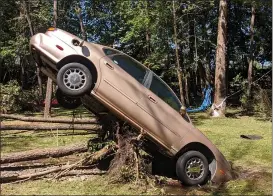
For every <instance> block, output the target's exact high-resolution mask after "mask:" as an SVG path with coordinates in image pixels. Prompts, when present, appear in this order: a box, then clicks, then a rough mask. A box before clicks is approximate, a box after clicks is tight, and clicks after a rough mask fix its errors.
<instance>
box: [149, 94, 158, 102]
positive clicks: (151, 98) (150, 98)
mask: <svg viewBox="0 0 273 196" xmlns="http://www.w3.org/2000/svg"><path fill="white" fill-rule="evenodd" d="M148 99H149V100H150V101H151V102H153V103H157V102H156V100H155V99H154V98H153V97H152V96H151V95H148Z"/></svg>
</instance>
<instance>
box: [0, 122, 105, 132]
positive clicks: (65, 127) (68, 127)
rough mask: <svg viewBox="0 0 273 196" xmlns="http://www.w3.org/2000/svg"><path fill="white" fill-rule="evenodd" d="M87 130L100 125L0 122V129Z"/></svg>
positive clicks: (98, 127)
mask: <svg viewBox="0 0 273 196" xmlns="http://www.w3.org/2000/svg"><path fill="white" fill-rule="evenodd" d="M71 129H73V130H88V131H94V132H96V131H97V130H100V125H86V124H84V125H81V124H76V125H74V124H67V123H66V124H53V125H50V124H46V125H45V124H43V123H42V124H38V123H37V124H33V123H31V124H19V125H9V124H8V125H5V124H4V123H1V131H3V130H32V131H35V130H71Z"/></svg>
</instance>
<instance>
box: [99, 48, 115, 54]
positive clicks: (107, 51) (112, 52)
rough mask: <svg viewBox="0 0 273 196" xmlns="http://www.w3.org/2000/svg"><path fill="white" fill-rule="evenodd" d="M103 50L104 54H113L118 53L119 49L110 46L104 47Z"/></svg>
mask: <svg viewBox="0 0 273 196" xmlns="http://www.w3.org/2000/svg"><path fill="white" fill-rule="evenodd" d="M102 50H103V52H104V54H105V55H107V56H109V55H112V54H118V52H117V51H115V50H112V49H109V48H103V49H102Z"/></svg>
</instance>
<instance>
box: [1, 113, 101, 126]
mask: <svg viewBox="0 0 273 196" xmlns="http://www.w3.org/2000/svg"><path fill="white" fill-rule="evenodd" d="M2 118H6V119H13V120H21V121H27V122H51V123H74V124H81V123H85V124H94V123H97V119H96V118H80V119H78V118H76V119H71V118H47V119H45V118H40V117H27V116H21V115H13V114H1V119H2Z"/></svg>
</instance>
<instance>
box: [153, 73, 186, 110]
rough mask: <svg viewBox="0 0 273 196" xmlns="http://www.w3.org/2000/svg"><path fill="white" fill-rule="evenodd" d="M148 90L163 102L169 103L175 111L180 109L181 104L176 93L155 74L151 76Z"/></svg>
mask: <svg viewBox="0 0 273 196" xmlns="http://www.w3.org/2000/svg"><path fill="white" fill-rule="evenodd" d="M150 90H151V91H152V92H153V93H154V94H156V95H157V96H158V97H160V98H161V99H162V100H163V101H164V102H166V103H167V104H168V105H170V106H171V107H172V108H173V109H175V110H176V111H179V110H180V107H181V104H180V101H179V100H178V98H177V97H176V95H175V94H174V93H173V92H172V91H171V90H170V89H169V88H168V86H167V85H166V84H165V83H164V82H163V81H162V80H161V79H159V78H158V77H157V76H155V75H154V76H153V80H152V83H151V86H150Z"/></svg>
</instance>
